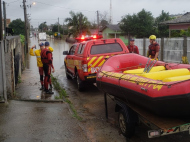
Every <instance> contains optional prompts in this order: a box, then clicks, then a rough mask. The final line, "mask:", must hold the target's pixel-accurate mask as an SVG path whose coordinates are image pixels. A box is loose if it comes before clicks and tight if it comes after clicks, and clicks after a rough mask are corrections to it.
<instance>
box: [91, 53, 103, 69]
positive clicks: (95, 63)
mask: <svg viewBox="0 0 190 142" xmlns="http://www.w3.org/2000/svg"><path fill="white" fill-rule="evenodd" d="M103 57H104V56H100V57H99V58H98V60H96V62H95V63H94V64H93V65H92V66H91V67H90V68H88V72H90V70H91V68H92V67H95V66H96V64H97V63H98V62H99V61H100V60H101V59H102V58H103Z"/></svg>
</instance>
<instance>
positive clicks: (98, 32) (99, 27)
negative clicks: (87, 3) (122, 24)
mask: <svg viewBox="0 0 190 142" xmlns="http://www.w3.org/2000/svg"><path fill="white" fill-rule="evenodd" d="M97 25H98V35H99V28H100V27H99V12H98V11H97Z"/></svg>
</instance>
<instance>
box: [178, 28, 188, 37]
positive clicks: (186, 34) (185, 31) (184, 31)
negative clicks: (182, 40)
mask: <svg viewBox="0 0 190 142" xmlns="http://www.w3.org/2000/svg"><path fill="white" fill-rule="evenodd" d="M180 36H188V37H190V27H189V28H188V30H181V31H180Z"/></svg>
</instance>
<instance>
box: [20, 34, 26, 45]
mask: <svg viewBox="0 0 190 142" xmlns="http://www.w3.org/2000/svg"><path fill="white" fill-rule="evenodd" d="M24 41H25V36H24V35H20V42H21V43H24Z"/></svg>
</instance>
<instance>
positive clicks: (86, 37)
mask: <svg viewBox="0 0 190 142" xmlns="http://www.w3.org/2000/svg"><path fill="white" fill-rule="evenodd" d="M101 38H103V36H102V35H91V36H88V35H86V36H84V35H81V36H80V37H77V38H75V39H76V40H77V42H81V41H87V40H92V39H101Z"/></svg>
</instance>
